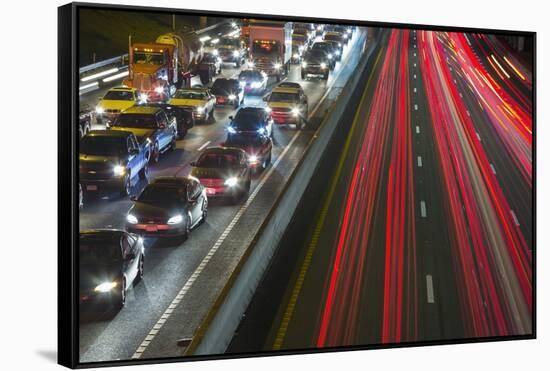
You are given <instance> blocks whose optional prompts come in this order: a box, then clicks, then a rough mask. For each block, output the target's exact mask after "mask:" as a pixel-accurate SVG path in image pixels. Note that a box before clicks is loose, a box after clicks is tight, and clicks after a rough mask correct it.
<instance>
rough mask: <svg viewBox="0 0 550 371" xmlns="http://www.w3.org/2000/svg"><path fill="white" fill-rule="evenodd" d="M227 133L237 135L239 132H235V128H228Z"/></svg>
mask: <svg viewBox="0 0 550 371" xmlns="http://www.w3.org/2000/svg"><path fill="white" fill-rule="evenodd" d="M227 131H228V132H229V133H231V134H235V133H236V132H237V130H235V128H234V127H233V126H228V127H227Z"/></svg>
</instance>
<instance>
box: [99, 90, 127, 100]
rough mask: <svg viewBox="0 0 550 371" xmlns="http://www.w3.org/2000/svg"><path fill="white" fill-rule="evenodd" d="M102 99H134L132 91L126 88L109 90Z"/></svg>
mask: <svg viewBox="0 0 550 371" xmlns="http://www.w3.org/2000/svg"><path fill="white" fill-rule="evenodd" d="M103 99H104V100H134V93H133V92H132V91H127V90H110V91H108V92H107V94H105V96H104V97H103Z"/></svg>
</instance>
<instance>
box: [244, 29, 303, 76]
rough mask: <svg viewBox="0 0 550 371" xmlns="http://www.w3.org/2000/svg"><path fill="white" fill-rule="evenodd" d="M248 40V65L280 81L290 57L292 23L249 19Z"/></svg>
mask: <svg viewBox="0 0 550 371" xmlns="http://www.w3.org/2000/svg"><path fill="white" fill-rule="evenodd" d="M249 40H250V46H249V53H250V62H249V63H250V65H251V66H253V67H254V68H256V69H258V70H259V71H261V72H264V73H265V74H266V75H268V76H274V77H275V78H276V79H277V82H279V81H281V79H282V77H283V76H285V75H286V74H288V69H289V66H290V61H291V58H292V23H291V22H276V21H257V20H251V21H250V22H249Z"/></svg>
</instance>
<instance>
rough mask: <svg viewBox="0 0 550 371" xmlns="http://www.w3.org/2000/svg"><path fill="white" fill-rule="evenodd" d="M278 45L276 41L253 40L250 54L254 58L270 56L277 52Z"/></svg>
mask: <svg viewBox="0 0 550 371" xmlns="http://www.w3.org/2000/svg"><path fill="white" fill-rule="evenodd" d="M280 45H281V44H280V43H279V42H278V41H263V40H255V41H254V44H253V45H252V53H253V54H254V56H262V55H272V54H273V53H278V52H279V50H280Z"/></svg>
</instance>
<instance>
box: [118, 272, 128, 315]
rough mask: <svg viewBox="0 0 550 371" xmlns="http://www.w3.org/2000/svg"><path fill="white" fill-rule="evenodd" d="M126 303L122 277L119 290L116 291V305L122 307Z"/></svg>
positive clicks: (124, 280) (124, 281) (124, 283)
mask: <svg viewBox="0 0 550 371" xmlns="http://www.w3.org/2000/svg"><path fill="white" fill-rule="evenodd" d="M125 304H126V279H125V278H123V279H122V285H120V291H119V292H118V300H117V304H116V305H117V307H118V308H119V309H122V308H123V307H124V305H125Z"/></svg>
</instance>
